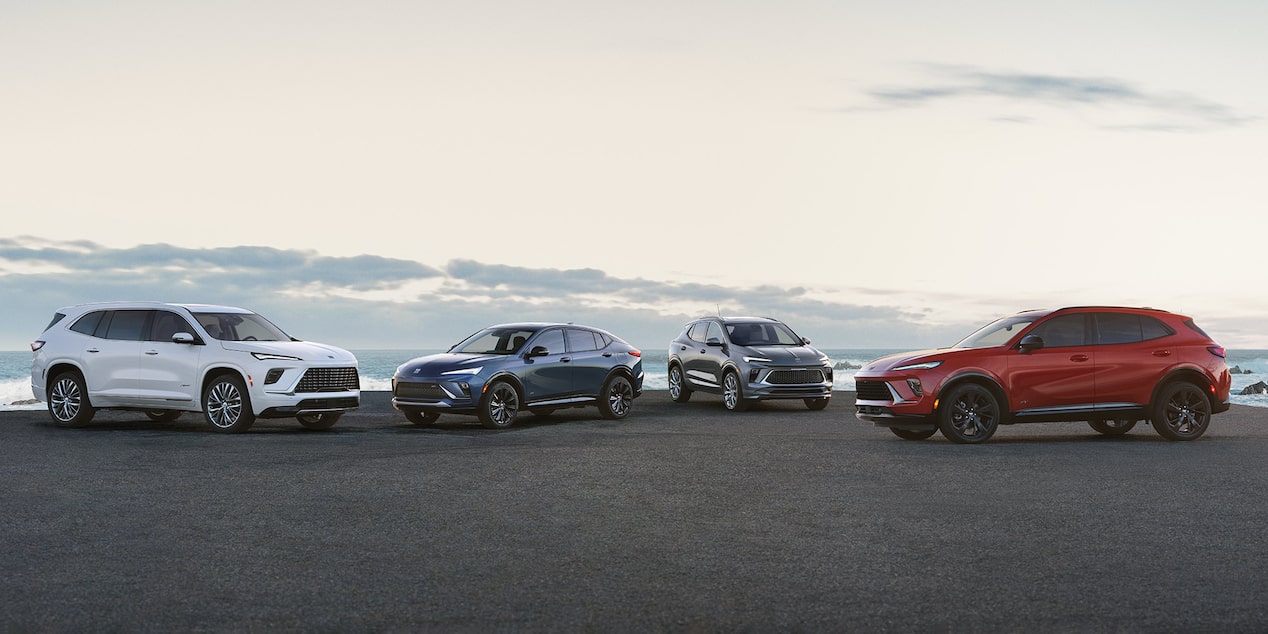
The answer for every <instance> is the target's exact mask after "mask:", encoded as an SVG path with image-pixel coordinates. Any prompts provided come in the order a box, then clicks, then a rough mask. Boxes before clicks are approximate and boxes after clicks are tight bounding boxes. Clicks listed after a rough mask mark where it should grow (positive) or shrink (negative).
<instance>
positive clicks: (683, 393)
mask: <svg viewBox="0 0 1268 634" xmlns="http://www.w3.org/2000/svg"><path fill="white" fill-rule="evenodd" d="M669 398H671V399H673V401H674V402H675V403H686V402H687V401H690V400H691V388H689V387H687V380H686V378H685V377H683V375H682V366H678V365H671V366H669Z"/></svg>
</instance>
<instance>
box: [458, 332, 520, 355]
mask: <svg viewBox="0 0 1268 634" xmlns="http://www.w3.org/2000/svg"><path fill="white" fill-rule="evenodd" d="M535 332H537V331H536V330H533V329H531V328H486V329H484V330H481V331H480V332H477V333H476V334H474V335H471V336H470V337H467V338H466V340H465V341H462V342H461V343H459V344H458V345H456V346H454V347H453V351H454V352H465V353H469V354H516V353H518V352H519V351H520V348H522V347H523V346H524V343H525V342H526V341H528V338H529V337H532V336H533V333H535Z"/></svg>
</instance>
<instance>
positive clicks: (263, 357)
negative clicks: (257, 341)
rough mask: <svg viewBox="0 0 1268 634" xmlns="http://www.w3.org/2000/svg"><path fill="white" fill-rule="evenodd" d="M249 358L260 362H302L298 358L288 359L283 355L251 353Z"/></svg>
mask: <svg viewBox="0 0 1268 634" xmlns="http://www.w3.org/2000/svg"><path fill="white" fill-rule="evenodd" d="M251 356H253V357H255V358H257V359H259V360H261V361H303V359H301V358H299V357H289V356H286V355H284V354H271V353H268V352H252V353H251Z"/></svg>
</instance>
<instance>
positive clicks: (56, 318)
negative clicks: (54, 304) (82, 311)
mask: <svg viewBox="0 0 1268 634" xmlns="http://www.w3.org/2000/svg"><path fill="white" fill-rule="evenodd" d="M63 319H66V313H53V320H52V321H50V322H48V325H47V326H45V327H44V330H48V329H49V328H52V327H53V324H56V323H57V322H59V321H61V320H63Z"/></svg>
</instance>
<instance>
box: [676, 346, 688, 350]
mask: <svg viewBox="0 0 1268 634" xmlns="http://www.w3.org/2000/svg"><path fill="white" fill-rule="evenodd" d="M678 349H679V350H686V349H687V346H678Z"/></svg>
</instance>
